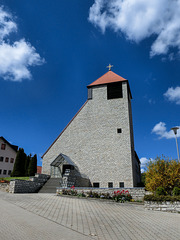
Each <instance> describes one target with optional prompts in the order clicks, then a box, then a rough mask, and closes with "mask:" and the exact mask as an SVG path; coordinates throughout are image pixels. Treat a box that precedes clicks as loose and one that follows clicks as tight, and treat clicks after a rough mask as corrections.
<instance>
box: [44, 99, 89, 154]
mask: <svg viewBox="0 0 180 240" xmlns="http://www.w3.org/2000/svg"><path fill="white" fill-rule="evenodd" d="M87 102H88V100H87V101H86V102H85V103H84V104H83V106H82V107H81V108H80V109H79V111H78V112H77V113H76V115H75V116H74V117H73V118H72V119H71V121H70V122H69V123H68V125H67V126H66V127H65V128H64V129H63V130H62V132H61V133H60V134H59V136H58V137H57V138H56V139H55V140H54V142H53V143H52V144H51V145H50V147H49V148H48V149H47V150H46V151H45V153H44V154H43V155H42V156H41V158H43V157H44V155H45V154H46V153H47V152H48V151H49V149H50V148H51V147H52V146H53V145H54V143H55V142H56V141H57V140H58V138H59V137H60V136H61V135H62V134H63V132H64V131H65V130H66V128H67V127H68V126H69V125H70V124H71V123H72V121H73V120H74V119H75V117H76V116H77V115H78V114H79V113H80V111H81V110H82V109H83V107H84V106H85V105H86V104H87Z"/></svg>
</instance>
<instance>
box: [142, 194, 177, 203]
mask: <svg viewBox="0 0 180 240" xmlns="http://www.w3.org/2000/svg"><path fill="white" fill-rule="evenodd" d="M144 201H152V202H165V201H170V202H176V201H180V196H170V195H167V196H163V195H160V196H156V195H154V194H151V195H145V196H144Z"/></svg>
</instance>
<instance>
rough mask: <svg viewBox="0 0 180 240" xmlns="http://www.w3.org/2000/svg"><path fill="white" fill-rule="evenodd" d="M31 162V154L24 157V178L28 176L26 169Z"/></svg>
mask: <svg viewBox="0 0 180 240" xmlns="http://www.w3.org/2000/svg"><path fill="white" fill-rule="evenodd" d="M30 161H31V154H29V155H28V156H26V162H25V176H29V174H28V168H29V163H30Z"/></svg>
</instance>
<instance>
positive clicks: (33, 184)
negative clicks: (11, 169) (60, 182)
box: [9, 174, 49, 193]
mask: <svg viewBox="0 0 180 240" xmlns="http://www.w3.org/2000/svg"><path fill="white" fill-rule="evenodd" d="M48 179H49V175H46V174H37V175H36V176H35V177H32V178H31V179H30V180H29V181H27V180H19V179H16V180H11V181H10V185H9V192H10V193H36V192H38V191H39V190H40V188H41V187H42V186H43V185H44V184H45V182H47V180H48Z"/></svg>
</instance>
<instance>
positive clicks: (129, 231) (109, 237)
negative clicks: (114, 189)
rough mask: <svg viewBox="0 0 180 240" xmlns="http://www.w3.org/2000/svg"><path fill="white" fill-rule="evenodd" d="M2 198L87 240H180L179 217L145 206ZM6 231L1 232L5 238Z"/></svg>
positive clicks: (36, 196)
mask: <svg viewBox="0 0 180 240" xmlns="http://www.w3.org/2000/svg"><path fill="white" fill-rule="evenodd" d="M0 197H1V198H2V199H4V200H5V201H6V202H7V204H10V203H11V204H13V205H12V206H14V207H15V208H17V207H18V208H19V209H21V210H22V211H24V210H26V213H27V212H31V214H33V216H34V218H36V217H41V219H46V221H48V222H49V223H53V222H55V223H57V224H58V226H61V227H62V226H63V227H65V229H67V230H68V231H71V234H72V236H73V234H75V233H77V232H78V233H79V234H82V235H83V236H84V239H86V238H85V237H89V238H90V239H98V240H101V239H102V240H129V239H132V240H136V239H137V240H141V239H142V240H146V239H147V240H151V239H152V240H154V239H156V240H161V239H162V240H169V239H171V240H179V239H180V227H179V225H180V224H179V223H180V214H178V213H169V212H160V211H150V210H145V209H144V206H143V205H136V204H130V203H114V202H110V201H104V200H103V201H101V200H88V199H83V198H77V197H74V198H72V197H61V196H56V195H54V194H8V193H2V194H1V193H0ZM2 201H3V200H2ZM37 215H39V216H37ZM1 218H2V217H1ZM1 228H2V226H1ZM5 229H6V228H5ZM5 229H3V231H2V229H1V232H3V234H4V231H5ZM21 231H22V230H20V232H21ZM4 236H5V235H4ZM6 239H8V238H6ZM9 239H10V238H9ZM25 239H26V238H25ZM67 239H68V238H67ZM73 239H74V238H73ZM3 240H4V239H3ZM18 240H19V239H18ZM23 240H24V239H23Z"/></svg>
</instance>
